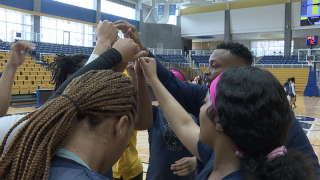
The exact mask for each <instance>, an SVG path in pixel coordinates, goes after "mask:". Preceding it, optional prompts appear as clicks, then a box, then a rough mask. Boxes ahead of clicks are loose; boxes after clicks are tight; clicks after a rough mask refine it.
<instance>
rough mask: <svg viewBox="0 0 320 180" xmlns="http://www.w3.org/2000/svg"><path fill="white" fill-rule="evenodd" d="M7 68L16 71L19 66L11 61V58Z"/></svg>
mask: <svg viewBox="0 0 320 180" xmlns="http://www.w3.org/2000/svg"><path fill="white" fill-rule="evenodd" d="M5 69H8V70H9V69H10V70H14V71H16V70H17V69H18V66H17V65H14V64H12V63H11V61H10V60H9V61H8V63H7V64H6V65H5Z"/></svg>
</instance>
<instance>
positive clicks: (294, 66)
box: [253, 64, 309, 68]
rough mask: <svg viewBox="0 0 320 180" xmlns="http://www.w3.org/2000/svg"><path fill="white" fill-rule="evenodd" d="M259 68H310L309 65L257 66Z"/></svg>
mask: <svg viewBox="0 0 320 180" xmlns="http://www.w3.org/2000/svg"><path fill="white" fill-rule="evenodd" d="M253 66H254V67H258V68H309V66H308V64H255V65H253Z"/></svg>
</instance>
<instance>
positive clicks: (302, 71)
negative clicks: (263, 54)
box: [266, 68, 309, 92]
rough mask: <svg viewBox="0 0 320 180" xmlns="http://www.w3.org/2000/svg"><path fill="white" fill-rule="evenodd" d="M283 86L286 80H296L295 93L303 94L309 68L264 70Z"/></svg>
mask: <svg viewBox="0 0 320 180" xmlns="http://www.w3.org/2000/svg"><path fill="white" fill-rule="evenodd" d="M266 70H268V71H270V72H271V73H272V74H273V75H274V76H275V77H276V78H277V79H278V80H279V82H280V83H281V84H282V85H283V84H284V83H285V82H286V81H287V79H288V78H291V77H294V78H295V79H296V84H295V87H296V92H303V91H304V89H305V87H306V85H307V82H308V77H309V68H266Z"/></svg>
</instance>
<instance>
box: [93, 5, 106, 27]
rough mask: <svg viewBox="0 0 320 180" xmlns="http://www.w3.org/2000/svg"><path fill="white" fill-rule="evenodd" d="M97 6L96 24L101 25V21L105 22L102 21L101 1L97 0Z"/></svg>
mask: <svg viewBox="0 0 320 180" xmlns="http://www.w3.org/2000/svg"><path fill="white" fill-rule="evenodd" d="M94 5H96V6H95V9H96V23H99V21H100V20H101V21H103V20H104V19H103V20H102V19H101V0H95V3H94Z"/></svg>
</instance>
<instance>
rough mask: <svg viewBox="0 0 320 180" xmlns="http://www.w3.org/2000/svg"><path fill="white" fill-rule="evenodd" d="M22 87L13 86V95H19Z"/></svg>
mask: <svg viewBox="0 0 320 180" xmlns="http://www.w3.org/2000/svg"><path fill="white" fill-rule="evenodd" d="M19 91H20V87H19V86H13V87H12V90H11V94H19Z"/></svg>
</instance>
